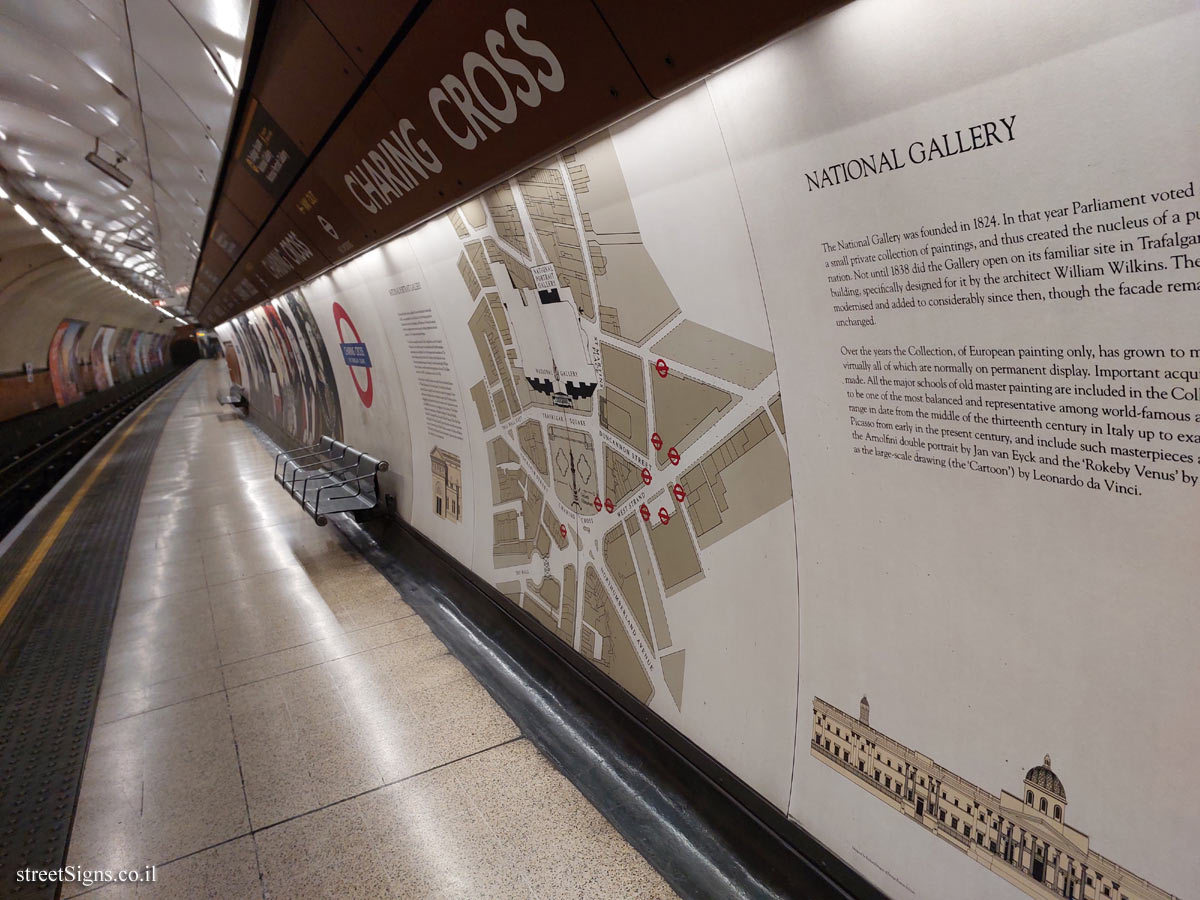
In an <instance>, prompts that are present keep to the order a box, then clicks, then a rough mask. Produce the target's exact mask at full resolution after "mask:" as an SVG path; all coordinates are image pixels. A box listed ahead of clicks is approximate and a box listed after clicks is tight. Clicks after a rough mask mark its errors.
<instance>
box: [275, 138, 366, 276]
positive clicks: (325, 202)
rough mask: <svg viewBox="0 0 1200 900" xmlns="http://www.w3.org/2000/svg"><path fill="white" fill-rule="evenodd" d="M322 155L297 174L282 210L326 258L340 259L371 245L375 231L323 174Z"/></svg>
mask: <svg viewBox="0 0 1200 900" xmlns="http://www.w3.org/2000/svg"><path fill="white" fill-rule="evenodd" d="M323 157H324V154H322V158H318V159H317V160H316V162H315V164H314V165H313V166H312V167H310V168H309V170H308V171H307V172H305V173H304V174H303V175H301V176H300V180H299V181H298V182H296V186H295V187H294V188H292V190H291V192H290V193H289V194H288V196H287V199H286V200H284V203H283V209H284V210H286V211H287V213H288V215H289V216H290V217H291V219H292V221H293V222H295V223H296V227H297V228H298V229H299V230H300V233H301V234H302V235H303V236H304V237H305V238H306V239H307V240H308V242H309V243H310V244H311V245H312V246H313V247H315V248H316V249H317V250H319V251H320V252H321V253H322V254H323V255H324V256H325V257H327V258H328V259H343V258H345V257H346V256H350V255H353V254H354V253H356V252H357V251H359V250H361V249H362V248H364V247H367V246H370V244H371V243H373V241H374V240H375V232H374V231H373V230H371V229H370V228H367V227H366V226H365V225H364V224H363V223H362V221H360V219H359V217H358V216H356V215H354V213H353V212H352V211H351V210H350V209H349V208H348V207H347V206H346V204H344V203H343V202H342V201H341V199H340V198H339V197H338V193H337V192H336V191H335V190H334V189H333V187H332V186H331V185H330V184H329V182H328V181H326V179H325V178H324V177H322V174H321V173H322V171H324V170H325V167H323V166H322V165H321V163H322V161H323ZM334 174H335V175H336V173H334Z"/></svg>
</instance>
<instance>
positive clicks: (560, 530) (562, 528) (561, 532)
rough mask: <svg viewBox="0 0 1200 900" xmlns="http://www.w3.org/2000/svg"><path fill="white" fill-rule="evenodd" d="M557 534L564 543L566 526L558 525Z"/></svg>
mask: <svg viewBox="0 0 1200 900" xmlns="http://www.w3.org/2000/svg"><path fill="white" fill-rule="evenodd" d="M558 533H559V534H561V535H562V537H563V540H564V541H565V540H566V539H567V526H566V525H559V526H558Z"/></svg>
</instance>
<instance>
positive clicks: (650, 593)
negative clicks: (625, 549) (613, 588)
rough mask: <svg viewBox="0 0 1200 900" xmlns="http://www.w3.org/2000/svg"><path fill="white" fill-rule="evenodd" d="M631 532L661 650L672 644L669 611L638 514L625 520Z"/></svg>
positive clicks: (656, 644)
mask: <svg viewBox="0 0 1200 900" xmlns="http://www.w3.org/2000/svg"><path fill="white" fill-rule="evenodd" d="M625 530H626V531H628V532H629V543H630V545H631V546H632V547H633V558H634V559H635V560H636V561H637V567H638V572H639V573H640V574H641V576H642V585H643V586H644V587H645V589H646V605H647V606H648V607H650V622H651V624H653V625H654V646H655V647H656V648H657V649H658V650H659V651H661V650H663V649H664V648H665V647H670V646H671V629H670V628H669V627H668V625H667V611H666V609H665V608H664V607H663V598H662V593H661V592H660V591H659V589H658V577H657V576H656V575H655V574H654V568H653V567H652V566H651V564H650V550H649V549H648V547H647V545H646V534H645V532H644V531H643V530H642V523H641V521H640V520H639V519H638V517H637V516H630V517H629V518H627V519H626V520H625Z"/></svg>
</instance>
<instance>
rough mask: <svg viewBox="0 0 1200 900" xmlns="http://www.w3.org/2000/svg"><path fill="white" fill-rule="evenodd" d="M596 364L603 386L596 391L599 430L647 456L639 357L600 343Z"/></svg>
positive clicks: (642, 386)
mask: <svg viewBox="0 0 1200 900" xmlns="http://www.w3.org/2000/svg"><path fill="white" fill-rule="evenodd" d="M600 362H601V365H603V367H604V385H605V386H604V389H603V390H602V391H600V426H601V427H602V428H604V429H605V430H606V431H608V432H609V433H610V434H612V435H614V436H616V437H618V438H620V439H621V440H622V441H624V442H625V443H627V444H629V446H631V447H633V448H634V449H635V450H638V451H640V452H641V453H649V435H648V434H647V430H646V385H645V382H644V381H643V378H642V361H641V359H640V357H637V356H634V355H633V354H632V353H627V352H626V351H624V350H621V349H619V348H617V347H614V346H612V345H611V344H607V343H604V342H601V344H600Z"/></svg>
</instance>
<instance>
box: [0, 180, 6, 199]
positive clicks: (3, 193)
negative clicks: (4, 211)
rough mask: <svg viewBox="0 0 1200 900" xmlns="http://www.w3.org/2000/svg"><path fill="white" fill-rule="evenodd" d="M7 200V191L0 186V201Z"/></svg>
mask: <svg viewBox="0 0 1200 900" xmlns="http://www.w3.org/2000/svg"><path fill="white" fill-rule="evenodd" d="M7 199H8V191H6V190H5V189H4V185H2V184H0V200H7Z"/></svg>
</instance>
